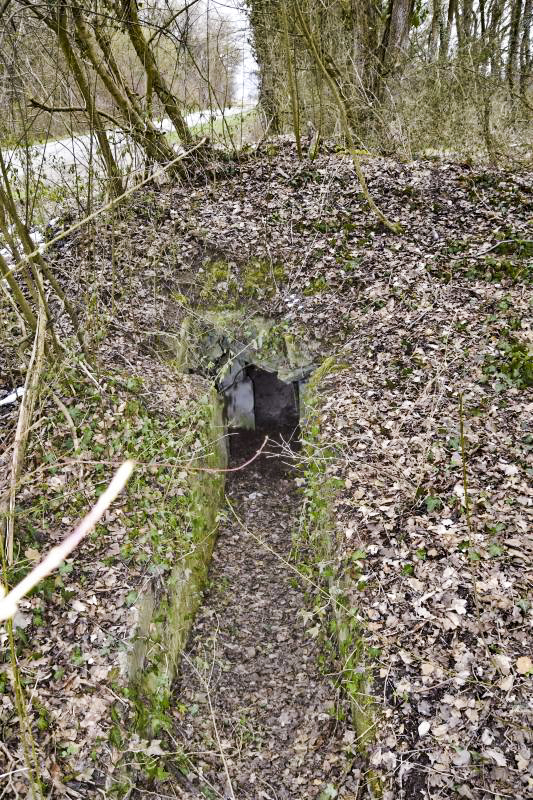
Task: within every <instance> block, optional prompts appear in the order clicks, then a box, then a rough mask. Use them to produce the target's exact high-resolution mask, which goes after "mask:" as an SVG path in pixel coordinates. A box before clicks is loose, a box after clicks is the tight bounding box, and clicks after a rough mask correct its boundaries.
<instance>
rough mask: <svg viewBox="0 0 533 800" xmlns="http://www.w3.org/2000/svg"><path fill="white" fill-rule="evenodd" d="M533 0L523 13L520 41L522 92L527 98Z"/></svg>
mask: <svg viewBox="0 0 533 800" xmlns="http://www.w3.org/2000/svg"><path fill="white" fill-rule="evenodd" d="M532 16H533V0H526V2H525V5H524V13H523V15H522V41H521V43H520V94H521V95H522V98H523V99H524V100H525V99H526V93H527V83H528V80H529V79H530V78H531V67H532V61H531V18H532Z"/></svg>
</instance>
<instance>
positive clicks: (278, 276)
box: [200, 259, 286, 310]
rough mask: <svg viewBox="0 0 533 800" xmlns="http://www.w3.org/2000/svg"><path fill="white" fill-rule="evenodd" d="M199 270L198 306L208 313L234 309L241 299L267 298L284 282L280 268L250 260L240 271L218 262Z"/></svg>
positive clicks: (210, 262) (279, 266)
mask: <svg viewBox="0 0 533 800" xmlns="http://www.w3.org/2000/svg"><path fill="white" fill-rule="evenodd" d="M203 270H204V272H203V284H202V288H201V290H200V302H201V305H202V307H203V308H204V309H205V308H208V309H211V310H218V309H220V310H232V309H237V308H240V307H241V305H242V301H243V299H246V300H261V299H265V298H267V297H271V296H272V295H273V294H275V292H276V291H277V290H278V288H279V286H280V285H281V284H283V283H284V282H285V280H286V274H285V269H284V267H283V266H282V265H280V264H275V265H272V264H270V263H269V262H268V261H263V260H260V259H252V260H251V261H249V262H248V263H247V264H245V265H244V266H241V267H238V266H237V265H236V264H233V263H230V262H227V261H222V260H215V261H209V262H207V263H206V264H205V265H204V267H203Z"/></svg>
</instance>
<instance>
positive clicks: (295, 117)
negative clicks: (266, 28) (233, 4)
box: [280, 3, 302, 161]
mask: <svg viewBox="0 0 533 800" xmlns="http://www.w3.org/2000/svg"><path fill="white" fill-rule="evenodd" d="M280 10H281V24H282V28H283V45H284V47H285V59H286V64H287V78H288V84H289V95H290V100H291V112H292V127H293V130H294V137H295V139H296V150H297V152H298V158H299V159H300V161H301V160H302V141H301V137H300V114H299V109H298V97H297V94H296V80H295V75H294V73H293V63H292V52H291V44H290V41H289V21H288V19H287V8H286V6H285V3H282V4H281V7H280Z"/></svg>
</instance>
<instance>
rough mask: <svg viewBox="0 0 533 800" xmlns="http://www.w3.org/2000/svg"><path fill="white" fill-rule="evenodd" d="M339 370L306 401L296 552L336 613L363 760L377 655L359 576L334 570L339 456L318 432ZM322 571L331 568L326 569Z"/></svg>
mask: <svg viewBox="0 0 533 800" xmlns="http://www.w3.org/2000/svg"><path fill="white" fill-rule="evenodd" d="M341 368H342V367H340V366H339V365H337V364H336V363H335V361H334V359H333V358H329V359H326V360H325V361H324V362H323V364H322V365H321V366H320V367H319V368H318V369H317V370H316V371H315V373H314V374H313V376H312V377H311V380H310V381H309V385H308V388H307V391H306V392H305V396H304V397H303V403H304V414H303V420H302V441H303V442H304V443H305V444H304V459H303V462H302V468H303V471H304V475H305V479H306V482H305V488H304V490H303V491H304V505H303V512H302V519H301V526H300V529H299V530H298V532H297V533H296V535H295V541H294V551H295V552H297V553H299V552H300V551H303V552H305V553H306V554H308V555H307V563H306V565H304V571H306V570H305V567H307V572H308V571H309V568H311V574H312V575H313V582H314V583H315V585H316V584H318V585H319V586H321V587H322V590H321V593H320V597H319V603H320V604H321V605H322V606H323V605H324V600H323V595H324V593H327V594H328V596H329V601H330V605H331V608H332V609H334V611H333V612H332V614H331V616H330V618H329V620H324V621H323V624H326V623H327V629H326V630H325V636H324V637H323V638H324V640H325V641H330V639H331V636H332V637H333V641H334V643H335V647H334V650H335V657H336V660H337V668H338V671H339V673H340V676H341V678H340V683H341V686H342V689H343V691H344V692H345V695H346V697H347V698H348V701H349V704H350V709H351V716H352V722H353V725H354V728H355V730H356V731H357V743H358V749H359V751H360V752H361V753H362V754H363V755H364V754H365V753H366V751H367V748H368V745H369V743H370V742H371V741H372V735H373V734H372V731H373V730H374V727H375V717H376V708H375V707H374V704H373V702H372V700H371V695H372V692H371V687H372V661H373V659H375V653H373V652H371V648H367V646H366V643H365V639H364V635H363V633H364V631H363V630H362V628H361V625H360V623H359V622H358V621H357V609H356V608H355V607H353V605H352V601H351V600H350V594H351V592H350V591H349V590H351V589H352V588H353V586H354V581H355V584H357V580H358V576H357V574H356V573H357V571H356V573H354V568H353V565H351V569H350V571H349V572H343V571H342V569H341V568H340V567H332V566H331V565H333V564H338V559H337V552H336V541H335V537H336V534H335V523H334V511H333V509H334V500H335V497H336V493H337V491H338V487H339V481H338V479H337V478H335V477H332V476H330V475H329V473H328V469H327V467H328V465H329V464H331V462H332V461H333V460H334V459H335V453H334V452H333V451H332V450H331V448H329V447H327V446H325V444H324V441H323V439H322V434H321V429H320V404H321V387H322V384H323V382H324V381H325V379H326V377H327V376H328V375H329V374H330V373H331V372H333V371H335V370H336V369H341ZM361 557H362V556H361ZM324 565H328V566H327V569H326V568H324ZM366 780H367V787H368V789H369V792H370V794H371V796H372V797H380V796H381V794H382V787H381V784H380V781H379V779H378V777H377V775H376V774H375V772H374V771H373V770H372V769H369V770H368V772H367V775H366Z"/></svg>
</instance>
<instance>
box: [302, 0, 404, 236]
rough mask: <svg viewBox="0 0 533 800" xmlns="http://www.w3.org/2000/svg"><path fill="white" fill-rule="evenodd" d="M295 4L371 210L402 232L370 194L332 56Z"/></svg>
mask: <svg viewBox="0 0 533 800" xmlns="http://www.w3.org/2000/svg"><path fill="white" fill-rule="evenodd" d="M294 6H295V11H296V18H297V20H298V24H299V26H300V30H301V32H302V34H303V36H304V38H305V40H306V42H307V46H308V48H309V51H310V53H311V55H312V58H313V59H314V61H315V63H316V65H317V67H318V68H319V69H320V70H321V72H322V74H323V76H324V79H325V80H326V83H327V84H328V86H329V88H330V90H331V93H332V95H333V97H334V99H335V102H336V103H337V107H338V109H339V112H340V117H341V124H342V129H343V133H344V136H345V138H346V144H347V146H348V149H349V151H350V155H351V157H352V161H353V165H354V168H355V172H356V175H357V178H358V180H359V185H360V186H361V190H362V192H363V195H364V197H365V200H366V201H367V203H368V205H369V207H370V209H371V211H372V212H373V213H374V214H375V215H376V217H377V218H378V219H379V220H380V222H381V223H382V224H383V225H384V226H385V227H386V228H388V230H390V231H392V232H393V233H400V232H401V226H400V225H399V224H397V223H395V222H391V221H390V220H389V219H388V218H387V217H386V216H385V214H384V213H383V211H381V209H380V208H378V206H377V205H376V203H375V201H374V198H373V197H372V195H371V194H370V191H369V189H368V185H367V182H366V178H365V176H364V173H363V170H362V168H361V162H360V160H359V156H358V155H357V152H356V150H355V147H354V142H353V136H352V131H351V128H350V116H349V109H348V107H347V103H346V99H345V98H344V95H343V93H342V91H341V89H340V87H339V85H338V83H337V77H336V75H335V74H334V73H333V72H332V69H331V63H332V59H331V57H330V56H328V54H327V53H320V51H319V49H318V46H317V42H316V39H315V37H314V35H313V32H312V31H311V29H310V27H309V25H308V24H307V21H306V19H305V17H304V15H303V13H302V10H301V8H300V4H299V2H298V0H294ZM326 57H327V60H326Z"/></svg>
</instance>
